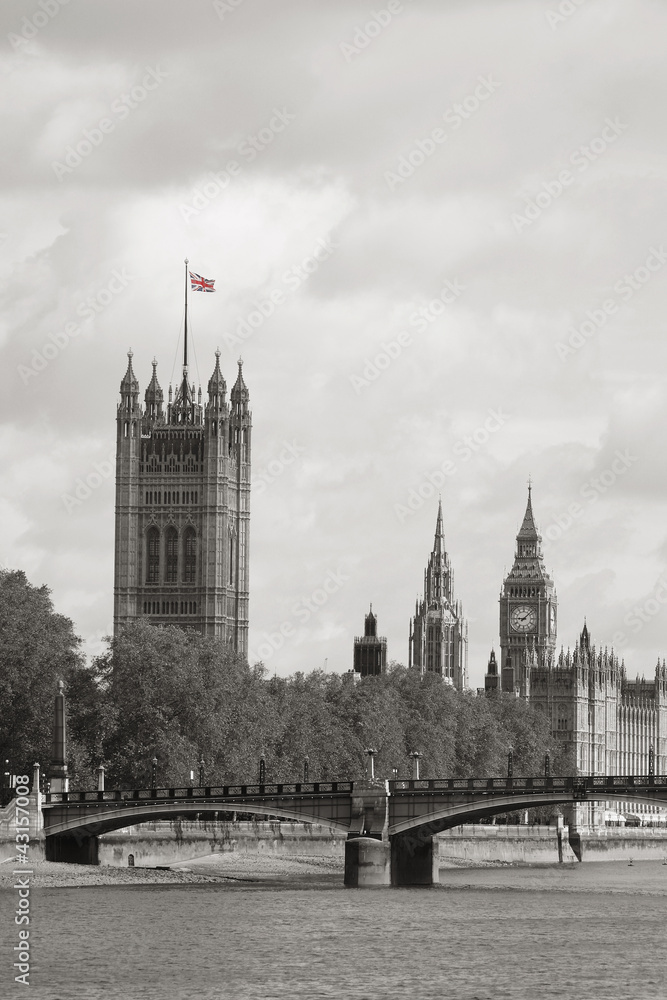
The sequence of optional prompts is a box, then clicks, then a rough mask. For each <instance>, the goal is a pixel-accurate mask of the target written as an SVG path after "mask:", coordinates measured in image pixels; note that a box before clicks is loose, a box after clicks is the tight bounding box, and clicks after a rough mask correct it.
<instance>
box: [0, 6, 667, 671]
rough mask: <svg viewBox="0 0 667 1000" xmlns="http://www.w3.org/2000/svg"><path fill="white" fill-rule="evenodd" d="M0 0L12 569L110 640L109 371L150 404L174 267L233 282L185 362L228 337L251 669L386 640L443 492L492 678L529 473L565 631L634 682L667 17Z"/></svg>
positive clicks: (653, 529) (169, 362)
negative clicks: (239, 392)
mask: <svg viewBox="0 0 667 1000" xmlns="http://www.w3.org/2000/svg"><path fill="white" fill-rule="evenodd" d="M0 15H1V19H2V29H1V31H0V51H1V59H2V63H3V70H4V77H5V81H4V82H5V86H4V87H3V94H4V109H3V121H2V134H3V157H2V165H1V170H2V180H3V183H2V193H1V194H0V208H1V211H0V267H1V279H2V297H3V307H2V326H1V327H0V351H1V352H2V372H3V385H4V392H3V393H2V396H1V397H0V408H1V423H0V480H1V496H0V519H1V520H0V523H1V543H0V563H1V564H2V565H4V566H7V567H12V568H20V569H23V570H25V572H26V573H27V574H28V577H29V579H30V580H31V581H32V582H33V583H34V584H42V583H46V584H47V585H48V586H49V587H50V588H51V589H52V592H53V599H54V602H55V605H56V607H57V608H58V610H60V611H62V612H64V613H66V614H67V615H69V616H70V617H71V618H72V619H73V621H74V623H75V626H76V629H77V631H78V632H79V634H80V635H82V636H83V637H84V639H85V640H86V646H87V649H88V650H89V651H92V652H94V651H96V650H99V649H100V647H101V640H102V637H103V636H104V635H105V634H107V633H108V632H109V631H110V628H111V620H112V592H113V530H114V529H113V524H114V520H113V505H114V483H113V474H112V472H111V466H110V464H109V463H110V460H113V451H114V447H115V410H116V403H117V399H118V386H119V382H120V380H121V378H122V376H123V374H124V371H125V368H126V363H127V359H126V352H127V351H128V349H129V348H130V347H131V348H132V350H133V351H134V368H135V371H136V374H137V376H138V378H139V381H140V385H141V389H142V393H143V391H144V389H145V386H146V383H147V381H148V379H149V377H150V370H151V368H150V363H151V359H152V358H153V356H154V355H155V356H156V357H157V359H158V361H159V367H158V375H159V378H160V380H161V383H162V386H163V388H164V389H165V390H166V388H167V386H168V384H169V381H170V379H171V378H172V376H173V373H174V363H175V360H176V357H177V350H178V338H179V334H180V331H181V326H182V313H183V305H182V295H183V259H184V257H186V256H188V257H189V259H190V262H191V267H192V268H193V270H195V271H198V272H199V273H201V274H203V275H205V276H206V277H211V278H214V279H215V280H216V288H217V290H218V291H217V294H216V295H207V296H199V297H197V298H196V299H195V301H193V303H192V323H193V328H194V338H195V348H196V354H197V361H198V368H195V369H194V377H195V380H197V381H201V382H202V383H203V384H204V386H205V384H206V382H207V381H208V378H209V376H210V373H211V371H212V368H213V363H214V351H215V348H216V346H218V345H219V346H220V349H221V351H222V359H221V362H222V366H223V371H224V373H225V375H226V377H227V381H228V383H229V382H231V381H233V379H234V377H235V371H236V359H237V358H238V356H239V355H240V354H242V355H243V358H244V375H245V378H246V382H247V384H248V387H249V389H250V393H251V404H252V409H253V424H254V431H253V480H254V493H253V501H252V521H251V636H250V645H251V649H252V651H253V654H254V656H255V657H256V658H259V655H261V656H262V658H263V659H264V661H265V662H266V664H267V666H268V667H269V668H270V669H271V670H272V671H274V670H275V671H276V672H278V673H279V674H287V673H289V672H291V671H293V670H296V669H300V670H308V669H311V668H314V667H323V666H324V665H325V664H326V666H327V669H329V670H336V671H343V670H347V669H349V668H350V666H351V657H352V643H353V638H354V635H355V634H358V633H359V632H361V631H363V617H364V614H365V612H366V610H367V607H368V604H369V602H371V601H372V602H373V607H374V609H375V610H376V612H377V614H378V618H379V626H380V631H381V632H382V634H384V635H386V636H387V637H388V641H389V656H390V658H393V659H396V660H398V661H400V662H406V659H407V637H408V627H409V618H410V615H411V613H412V610H413V608H414V602H415V599H416V597H417V596H418V594H419V593H420V591H421V588H422V585H423V572H424V567H425V564H426V561H427V557H428V553H429V551H430V548H431V545H432V540H433V531H434V527H435V520H436V510H437V496H438V492H441V493H442V499H443V509H444V523H445V533H446V540H447V548H448V550H449V553H450V556H451V559H452V563H453V566H454V569H455V574H456V591H457V595H458V597H459V598H460V599H461V600H462V602H463V606H464V610H465V613H466V615H467V617H468V620H469V625H470V678H471V683H472V684H473V686H476V685H479V684H481V683H482V678H483V674H484V670H485V665H486V661H487V659H488V654H489V650H490V648H491V646H492V644H494V643H495V644H496V647H497V644H498V594H499V590H500V587H501V583H502V579H503V575H504V572H505V570H506V569H509V566H510V565H511V562H512V557H513V551H514V539H515V535H516V531H517V530H518V526H519V524H520V522H521V518H522V515H523V511H524V508H525V502H526V483H527V480H528V477H529V476H530V477H532V480H533V484H534V487H533V498H534V509H535V515H536V518H537V521H538V524H539V526H540V528H541V531H542V534H543V537H544V553H545V559H546V562H547V566H548V567H549V568H550V570H551V571H552V573H553V576H554V578H555V582H556V587H557V591H558V597H559V605H560V620H559V643H561V642H562V643H563V644H564V645H565V646H567V645H569V644H572V643H573V642H574V640H575V637H576V635H577V631H578V629H580V627H581V624H582V621H583V617H584V615H586V616H587V619H588V624H589V628H590V630H591V633H592V636H593V638H594V640H595V641H596V642H597V643H598V644H603V645H605V644H608V645H611V644H612V643H613V644H614V645H615V646H616V647H617V648H618V649H619V650H620V651H622V655H624V656H625V659H626V663H627V665H628V669H629V671H630V673H632V674H634V673H636V672H639V673H646V674H647V675H650V674H652V672H653V667H654V664H655V661H656V658H657V657H658V656H661V657H662V656H663V655H664V656H667V612H666V610H665V609H666V607H667V604H665V601H667V584H666V585H665V586H664V587H663V586H662V583H661V581H663V579H664V580H665V581H667V565H666V563H667V518H666V516H665V515H666V505H665V496H666V495H667V470H666V468H665V460H664V450H665V444H664V440H665V427H666V426H667V394H666V393H665V377H666V376H665V372H667V347H666V345H665V338H664V324H665V312H666V310H665V292H666V289H667V266H666V265H667V229H666V223H667V212H666V199H665V188H666V178H667V142H666V130H665V110H664V106H665V102H664V93H665V87H666V84H667V64H666V63H665V59H664V38H665V37H666V35H667V10H665V7H664V4H662V3H659V2H650V0H635V2H634V3H632V4H630V3H627V2H623V0H587V2H585V3H582V2H581V0H579V2H578V3H561V2H559V0H551V2H542V0H413V2H408V0H402V2H399V0H392V2H390V3H389V2H388V3H385V2H384V0H379V3H378V4H375V5H373V4H370V3H364V2H357V0H335V2H334V0H329V2H326V0H216V2H210V0H188V2H187V3H186V2H185V0H181V2H175V0H159V2H158V0H143V2H141V3H137V2H130V0H109V2H105V0H97V2H90V0H87V2H83V0H70V2H69V3H67V4H64V3H62V0H41V2H38V0H34V2H28V0H23V2H12V0H9V2H5V3H3V5H2V11H1V12H0ZM663 241H664V243H663ZM177 370H178V369H177V368H176V371H177ZM86 482H88V484H89V485H88V486H86ZM325 581H328V583H327V588H328V590H329V591H331V593H330V594H329V595H328V597H327V600H326V601H325V602H324V603H322V604H321V605H320V606H318V605H317V603H313V596H314V595H317V597H316V601H317V600H318V599H319V598H320V597H321V595H320V594H318V591H320V589H321V588H322V587H323V585H324V583H325ZM308 603H310V607H311V608H312V609H313V610H312V612H310V611H309V612H308V613H306V611H304V608H306V609H307V604H308ZM285 623H288V624H290V625H293V626H294V632H295V636H294V638H291V639H289V640H285V641H284V642H283V644H282V646H280V643H279V641H278V639H277V634H278V631H279V629H280V626H281V625H285ZM288 631H289V630H288ZM272 636H273V637H274V638H272ZM278 646H279V647H280V648H276V647H278Z"/></svg>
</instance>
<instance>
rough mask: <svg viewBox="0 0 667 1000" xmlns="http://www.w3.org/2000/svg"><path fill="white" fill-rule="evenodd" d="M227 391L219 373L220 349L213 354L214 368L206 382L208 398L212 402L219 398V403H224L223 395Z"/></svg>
mask: <svg viewBox="0 0 667 1000" xmlns="http://www.w3.org/2000/svg"><path fill="white" fill-rule="evenodd" d="M226 391H227V384H226V382H225V380H224V378H223V376H222V372H221V371H220V348H218V349H217V350H216V352H215V368H214V369H213V374H212V375H211V377H210V379H209V380H208V398H209V401H210V402H212V401H213V400H214V399H215V398H216V397H221V400H220V401H221V402H224V398H225V393H226Z"/></svg>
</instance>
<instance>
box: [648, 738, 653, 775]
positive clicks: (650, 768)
mask: <svg viewBox="0 0 667 1000" xmlns="http://www.w3.org/2000/svg"><path fill="white" fill-rule="evenodd" d="M648 775H649V778H652V777H653V776H654V775H655V747H654V746H653V744H652V743H651V746H650V747H649V748H648Z"/></svg>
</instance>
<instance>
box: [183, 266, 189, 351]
mask: <svg viewBox="0 0 667 1000" xmlns="http://www.w3.org/2000/svg"><path fill="white" fill-rule="evenodd" d="M188 264H189V261H188V258H187V257H186V258H185V335H184V337H183V368H187V367H188Z"/></svg>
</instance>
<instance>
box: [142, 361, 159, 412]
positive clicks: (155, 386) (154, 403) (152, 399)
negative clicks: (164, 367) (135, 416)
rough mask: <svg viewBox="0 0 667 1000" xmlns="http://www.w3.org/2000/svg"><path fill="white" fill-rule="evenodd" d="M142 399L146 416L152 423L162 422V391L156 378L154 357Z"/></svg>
mask: <svg viewBox="0 0 667 1000" xmlns="http://www.w3.org/2000/svg"><path fill="white" fill-rule="evenodd" d="M144 400H145V403H146V411H145V416H146V418H147V419H148V420H150V421H152V422H154V423H157V422H159V423H162V422H163V421H164V413H163V412H162V403H163V401H164V393H163V392H162V389H161V388H160V383H159V382H158V380H157V361H156V360H155V358H153V376H152V378H151V380H150V382H149V383H148V388H147V389H146V394H145V396H144Z"/></svg>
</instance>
